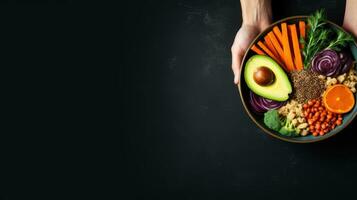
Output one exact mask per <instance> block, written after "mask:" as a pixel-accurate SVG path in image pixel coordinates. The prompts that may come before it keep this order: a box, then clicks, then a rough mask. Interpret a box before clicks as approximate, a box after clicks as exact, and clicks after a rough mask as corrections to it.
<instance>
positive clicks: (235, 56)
mask: <svg viewBox="0 0 357 200" xmlns="http://www.w3.org/2000/svg"><path fill="white" fill-rule="evenodd" d="M259 32H260V29H259V27H258V26H251V25H244V24H243V25H242V26H241V28H240V29H239V30H238V32H237V34H236V37H235V38H234V42H233V45H232V48H231V53H232V70H233V73H234V83H235V84H238V82H239V77H240V74H239V72H240V65H241V62H242V59H243V56H244V54H245V52H246V50H247V49H248V47H249V45H250V43H251V42H252V41H253V39H254V38H255V36H257V35H258V34H259Z"/></svg>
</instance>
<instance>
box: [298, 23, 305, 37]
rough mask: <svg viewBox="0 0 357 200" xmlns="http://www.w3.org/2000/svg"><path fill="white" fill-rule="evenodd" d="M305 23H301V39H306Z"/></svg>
mask: <svg viewBox="0 0 357 200" xmlns="http://www.w3.org/2000/svg"><path fill="white" fill-rule="evenodd" d="M305 27H306V26H305V22H304V21H299V30H300V37H302V38H304V39H305V31H306V29H305Z"/></svg>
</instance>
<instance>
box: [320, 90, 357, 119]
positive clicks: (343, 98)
mask: <svg viewBox="0 0 357 200" xmlns="http://www.w3.org/2000/svg"><path fill="white" fill-rule="evenodd" d="M323 102H324V105H325V106H326V108H327V109H328V110H329V111H331V112H333V113H339V114H342V113H347V112H349V111H350V110H352V108H353V106H354V105H355V98H354V96H353V93H352V92H351V90H350V89H349V88H348V87H347V86H345V85H343V84H336V85H334V86H331V87H330V88H328V89H327V90H326V91H325V93H324V95H323Z"/></svg>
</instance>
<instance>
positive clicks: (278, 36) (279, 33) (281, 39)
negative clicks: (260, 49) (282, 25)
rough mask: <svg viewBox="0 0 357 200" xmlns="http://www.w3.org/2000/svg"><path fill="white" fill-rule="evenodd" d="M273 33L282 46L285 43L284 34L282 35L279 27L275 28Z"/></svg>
mask: <svg viewBox="0 0 357 200" xmlns="http://www.w3.org/2000/svg"><path fill="white" fill-rule="evenodd" d="M273 32H274V34H275V35H276V37H277V38H278V39H279V42H280V44H282V43H283V34H282V33H281V31H280V29H279V27H278V26H274V28H273Z"/></svg>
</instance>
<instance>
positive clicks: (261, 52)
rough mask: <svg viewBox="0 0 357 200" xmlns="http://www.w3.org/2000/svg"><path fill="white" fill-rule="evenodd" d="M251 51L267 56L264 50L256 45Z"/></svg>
mask: <svg viewBox="0 0 357 200" xmlns="http://www.w3.org/2000/svg"><path fill="white" fill-rule="evenodd" d="M251 50H253V51H254V52H255V53H257V54H259V55H265V53H264V52H263V51H262V50H260V49H259V48H258V47H257V46H255V44H253V46H252V48H251Z"/></svg>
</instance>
